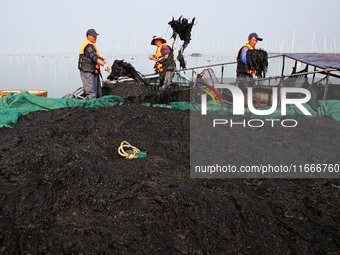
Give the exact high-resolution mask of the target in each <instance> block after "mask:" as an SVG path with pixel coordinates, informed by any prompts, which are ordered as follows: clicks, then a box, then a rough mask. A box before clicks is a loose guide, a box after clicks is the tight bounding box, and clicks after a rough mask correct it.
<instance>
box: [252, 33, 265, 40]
mask: <svg viewBox="0 0 340 255" xmlns="http://www.w3.org/2000/svg"><path fill="white" fill-rule="evenodd" d="M252 37H255V38H256V39H257V40H258V41H262V40H263V39H262V38H261V37H259V36H258V35H257V34H256V33H251V34H250V35H249V36H248V39H251V38H252Z"/></svg>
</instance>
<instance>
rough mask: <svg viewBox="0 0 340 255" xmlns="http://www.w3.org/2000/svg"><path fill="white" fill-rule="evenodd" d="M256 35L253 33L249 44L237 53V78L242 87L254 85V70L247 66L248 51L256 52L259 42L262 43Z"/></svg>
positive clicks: (249, 37)
mask: <svg viewBox="0 0 340 255" xmlns="http://www.w3.org/2000/svg"><path fill="white" fill-rule="evenodd" d="M262 40H263V39H262V38H260V37H259V36H258V35H257V34H256V33H251V34H250V35H249V36H248V43H246V44H245V45H243V46H242V47H241V48H240V49H239V51H238V53H237V58H236V59H237V68H236V77H237V81H239V82H241V87H244V89H246V87H248V85H250V84H251V83H253V81H252V80H253V74H254V73H255V71H254V70H251V69H248V66H247V51H248V50H254V49H255V47H256V44H257V42H258V41H262Z"/></svg>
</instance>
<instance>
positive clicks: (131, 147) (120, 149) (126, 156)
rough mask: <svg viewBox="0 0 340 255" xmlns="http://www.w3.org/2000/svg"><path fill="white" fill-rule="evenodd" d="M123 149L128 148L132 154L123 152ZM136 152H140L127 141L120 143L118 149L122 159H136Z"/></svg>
mask: <svg viewBox="0 0 340 255" xmlns="http://www.w3.org/2000/svg"><path fill="white" fill-rule="evenodd" d="M125 148H129V149H130V151H131V150H132V153H127V152H126V151H125ZM138 152H140V150H139V149H138V148H136V147H135V146H132V145H131V144H129V143H128V142H127V141H123V142H121V143H120V146H119V148H118V153H119V155H121V156H122V157H124V158H126V159H133V158H137V156H136V154H137V153H138Z"/></svg>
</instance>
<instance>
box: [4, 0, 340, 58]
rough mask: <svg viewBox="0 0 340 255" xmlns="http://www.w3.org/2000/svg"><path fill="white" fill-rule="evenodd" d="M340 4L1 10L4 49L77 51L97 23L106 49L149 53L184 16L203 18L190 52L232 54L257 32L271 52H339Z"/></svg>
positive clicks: (188, 3)
mask: <svg viewBox="0 0 340 255" xmlns="http://www.w3.org/2000/svg"><path fill="white" fill-rule="evenodd" d="M339 10H340V1H338V0H323V1H317V0H285V1H273V0H264V1H249V0H242V1H230V0H224V1H223V0H222V1H221V0H209V1H201V0H195V1H194V0H173V1H171V0H168V1H150V0H143V1H141V0H139V1H137V0H135V1H131V0H124V1H123V0H101V1H93V0H92V1H90V0H83V1H73V0H58V1H46V0H30V1H25V0H10V1H4V2H3V3H2V5H1V9H0V21H1V30H2V35H1V36H2V42H1V44H0V53H7V52H11V53H13V52H18V53H24V52H27V51H39V52H48V53H52V52H67V53H73V52H74V53H75V54H78V51H79V48H80V45H81V43H82V41H83V40H84V39H85V33H86V30H87V29H88V28H95V29H96V30H97V32H98V33H99V34H100V35H99V36H98V40H97V45H98V47H99V49H100V50H101V51H102V52H104V53H106V54H107V53H110V54H116V55H117V54H146V53H150V52H153V51H154V47H152V46H150V41H151V38H152V36H153V35H154V34H160V35H162V36H164V37H165V38H166V39H170V37H171V34H172V29H171V28H170V27H169V25H168V22H169V21H170V20H171V19H172V17H174V18H176V19H177V18H178V17H179V16H180V15H183V16H184V17H185V18H188V19H189V20H191V19H192V18H193V17H196V23H197V24H196V25H195V26H194V27H193V31H192V42H191V43H190V45H189V47H188V48H187V50H186V53H192V52H201V53H205V54H210V53H221V52H222V53H226V54H230V53H233V52H234V51H237V49H238V48H239V47H240V46H241V44H243V43H245V42H246V39H247V36H248V34H249V33H251V32H257V33H258V35H259V36H261V37H263V38H264V41H263V42H260V43H259V44H258V47H260V48H264V49H266V50H267V51H271V52H273V51H276V52H277V51H292V49H293V51H294V52H299V51H309V52H310V51H312V50H313V51H314V52H325V51H328V52H340V30H339V28H338V26H339V20H340V18H339ZM170 42H171V41H170Z"/></svg>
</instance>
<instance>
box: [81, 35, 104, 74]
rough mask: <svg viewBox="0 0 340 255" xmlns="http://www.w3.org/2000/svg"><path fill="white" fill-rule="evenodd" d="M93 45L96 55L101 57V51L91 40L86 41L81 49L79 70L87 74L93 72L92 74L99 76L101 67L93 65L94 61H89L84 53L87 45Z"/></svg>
mask: <svg viewBox="0 0 340 255" xmlns="http://www.w3.org/2000/svg"><path fill="white" fill-rule="evenodd" d="M89 44H92V45H93V47H94V49H95V51H96V54H97V55H98V56H100V53H99V50H98V48H97V46H96V45H95V44H94V43H92V42H90V41H89V40H85V41H84V42H83V43H82V45H81V47H80V51H79V62H78V68H79V70H82V71H85V72H91V73H95V74H98V73H99V71H100V65H99V64H98V63H92V60H90V59H88V58H86V57H85V54H84V51H85V48H86V46H87V45H89Z"/></svg>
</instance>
